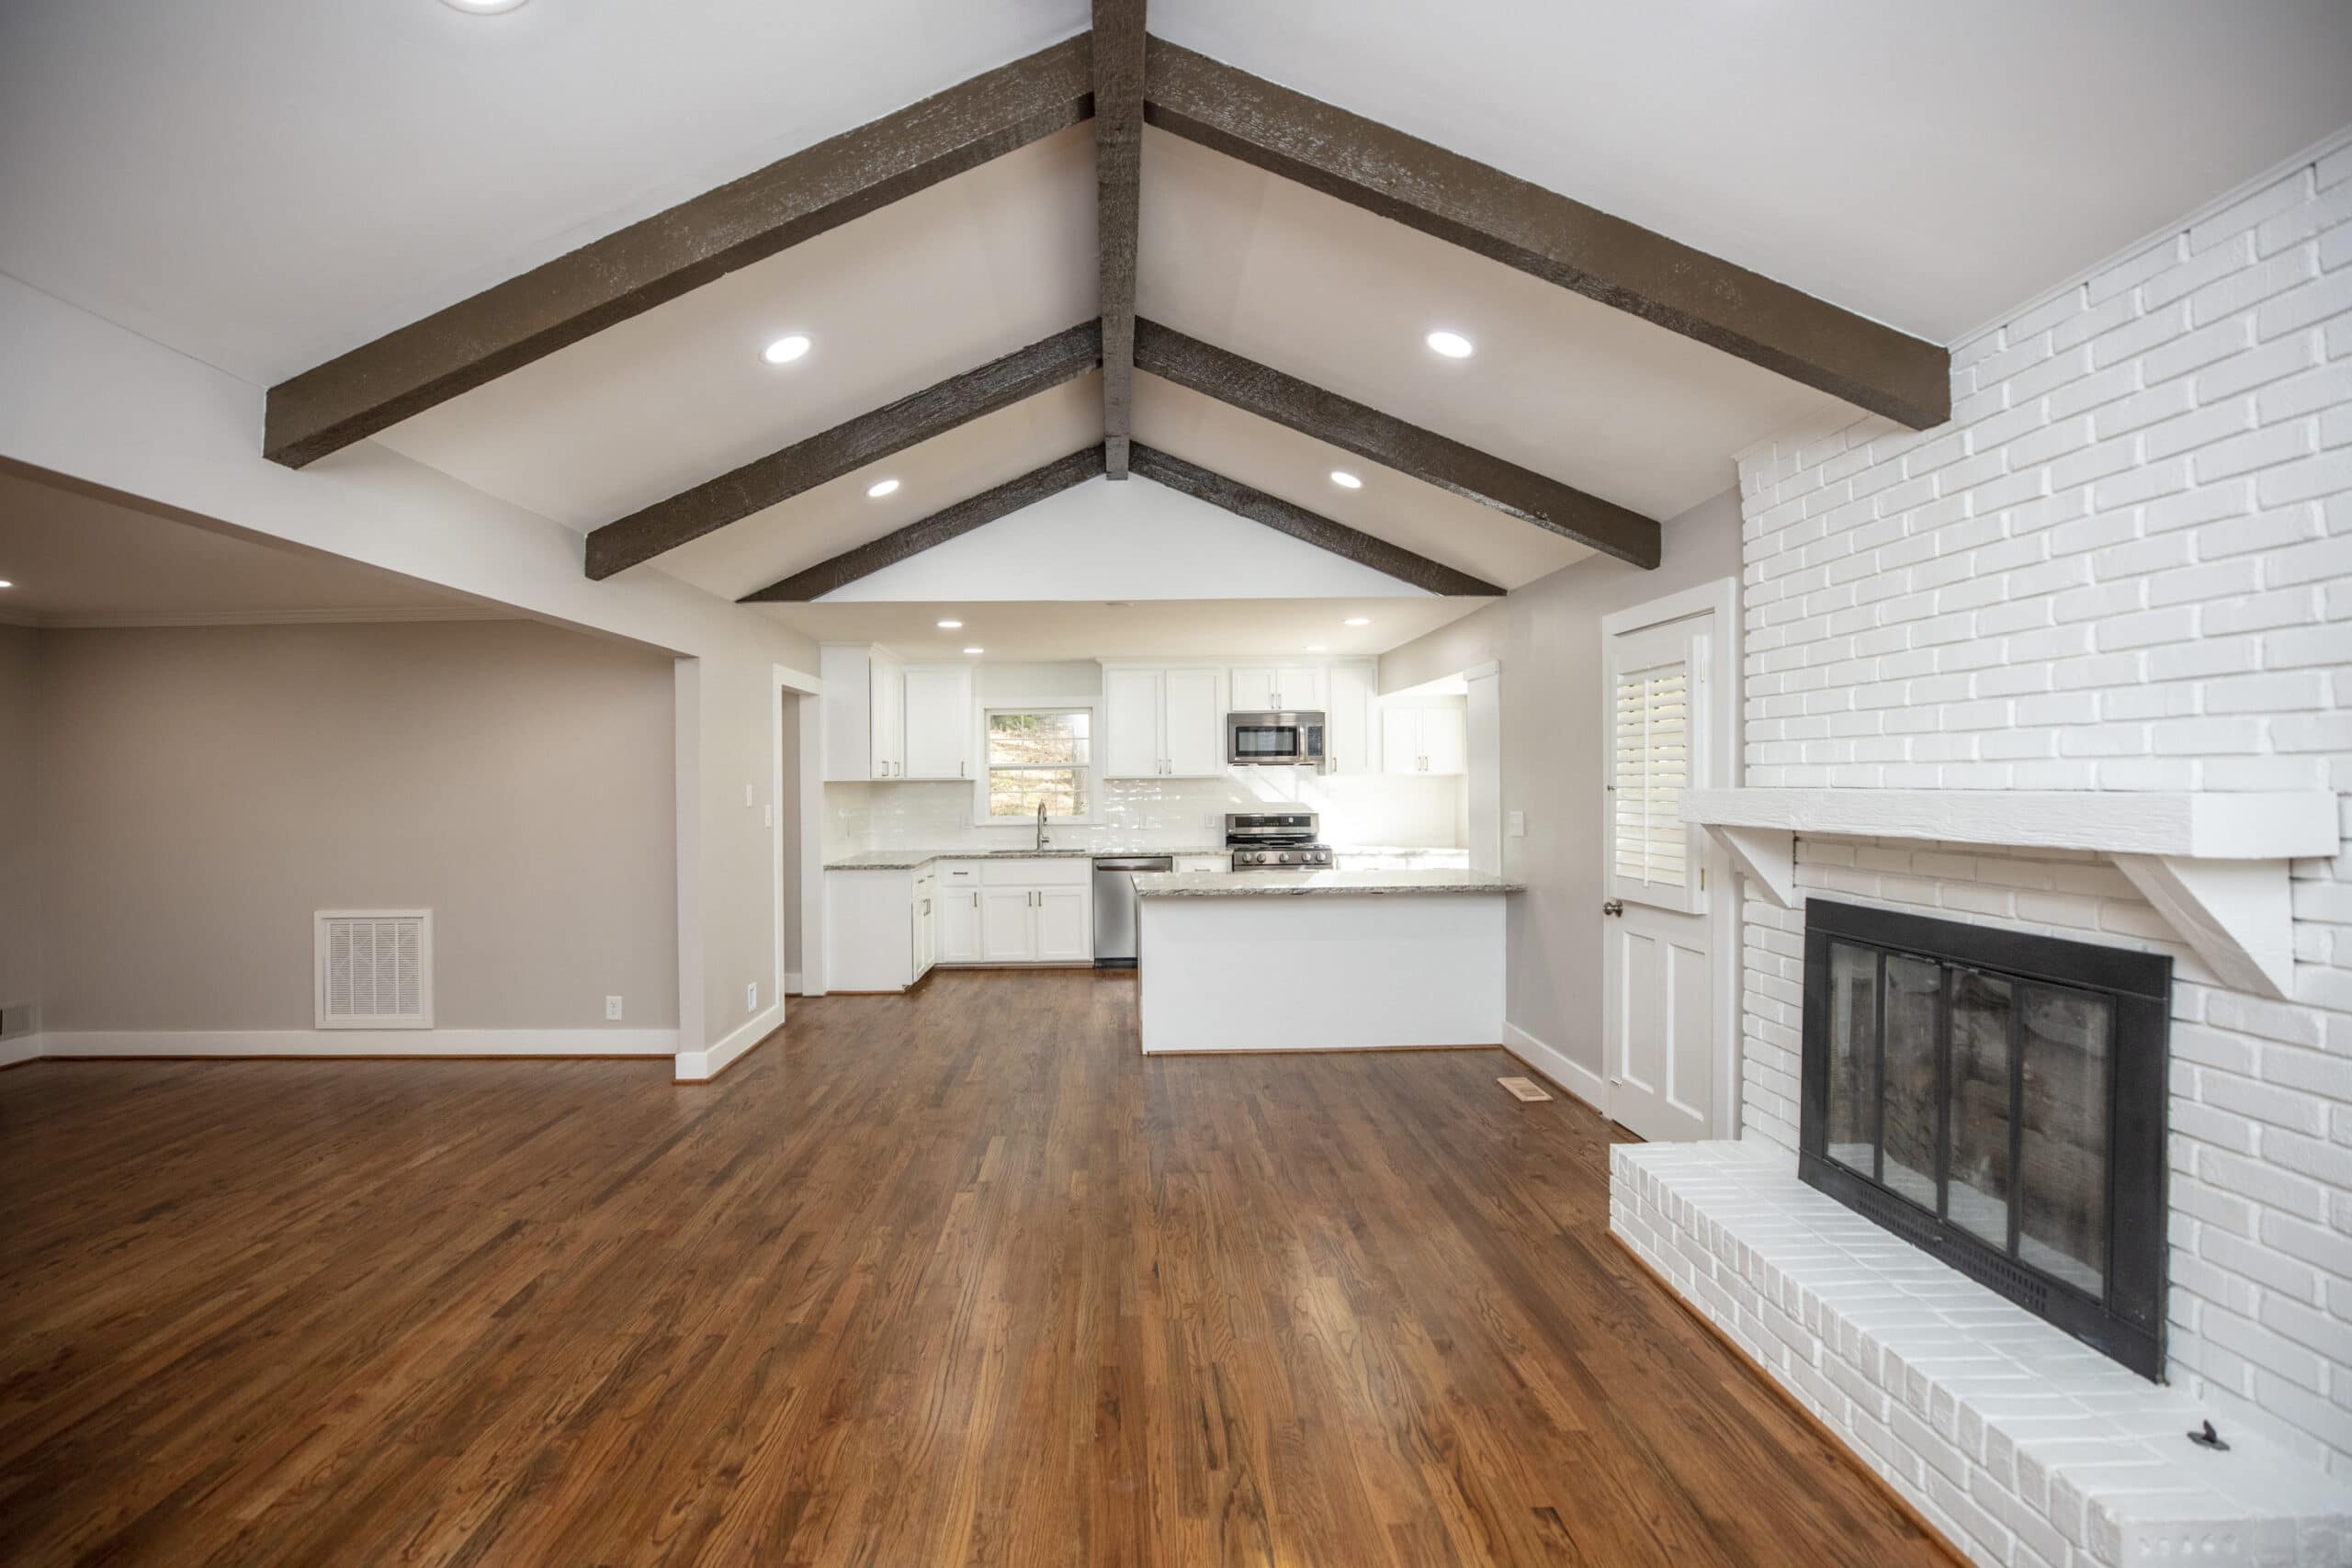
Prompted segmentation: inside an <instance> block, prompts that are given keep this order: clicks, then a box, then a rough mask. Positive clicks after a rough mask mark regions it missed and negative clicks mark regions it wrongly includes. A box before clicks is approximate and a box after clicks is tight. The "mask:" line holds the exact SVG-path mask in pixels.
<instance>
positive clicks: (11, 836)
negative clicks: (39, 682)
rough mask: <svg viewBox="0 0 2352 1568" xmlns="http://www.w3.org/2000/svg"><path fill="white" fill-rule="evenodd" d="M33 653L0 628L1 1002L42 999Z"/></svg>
mask: <svg viewBox="0 0 2352 1568" xmlns="http://www.w3.org/2000/svg"><path fill="white" fill-rule="evenodd" d="M39 646H40V643H39V636H38V634H37V633H34V632H32V631H30V630H28V629H27V628H25V627H23V626H0V1002H27V1001H39V1000H40V914H39V907H40V897H39V886H40V881H39V870H38V867H39V862H38V860H37V859H36V851H37V849H38V846H39V845H40V817H39V815H38V813H37V810H36V807H35V805H34V790H33V781H34V777H35V774H34V760H35V758H36V756H37V755H38V753H39V750H40V714H39V711H38V704H37V703H36V701H35V698H34V692H35V689H36V679H35V671H36V670H37V668H38V665H37V663H36V658H37V650H38V649H39Z"/></svg>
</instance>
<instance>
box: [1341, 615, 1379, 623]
mask: <svg viewBox="0 0 2352 1568" xmlns="http://www.w3.org/2000/svg"><path fill="white" fill-rule="evenodd" d="M1340 625H1341V626H1370V625H1372V617H1371V616H1370V615H1350V616H1349V617H1348V618H1347V619H1346V620H1344V621H1341V622H1340Z"/></svg>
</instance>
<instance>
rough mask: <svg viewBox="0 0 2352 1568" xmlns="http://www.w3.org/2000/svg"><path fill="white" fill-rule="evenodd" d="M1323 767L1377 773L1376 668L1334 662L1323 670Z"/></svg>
mask: <svg viewBox="0 0 2352 1568" xmlns="http://www.w3.org/2000/svg"><path fill="white" fill-rule="evenodd" d="M1324 686H1325V691H1324V711H1325V714H1326V723H1325V728H1324V734H1323V755H1324V766H1325V768H1326V769H1327V770H1328V771H1329V772H1331V773H1379V772H1381V771H1382V769H1383V767H1384V766H1385V762H1384V761H1383V754H1382V751H1381V742H1380V730H1381V724H1380V703H1379V700H1378V698H1379V694H1380V677H1379V667H1378V666H1377V665H1374V664H1372V663H1369V662H1366V663H1362V664H1334V665H1332V666H1331V667H1330V668H1329V670H1327V671H1324Z"/></svg>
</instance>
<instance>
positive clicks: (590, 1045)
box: [11, 1028, 678, 1059]
mask: <svg viewBox="0 0 2352 1568" xmlns="http://www.w3.org/2000/svg"><path fill="white" fill-rule="evenodd" d="M31 1038H33V1039H36V1040H39V1041H40V1043H41V1048H40V1055H43V1056H47V1057H51V1058H53V1059H69V1058H73V1057H77V1056H82V1057H87V1056H668V1055H675V1054H676V1052H677V1049H678V1032H677V1031H676V1030H674V1029H596V1028H586V1029H258V1030H254V1029H185V1030H177V1029H157V1030H113V1029H103V1030H102V1029H75V1030H51V1031H50V1032H47V1033H45V1034H39V1035H34V1036H32V1037H31ZM22 1043H23V1042H22V1041H12V1042H11V1044H12V1045H16V1044H22Z"/></svg>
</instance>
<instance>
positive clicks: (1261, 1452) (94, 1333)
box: [0, 971, 1947, 1568]
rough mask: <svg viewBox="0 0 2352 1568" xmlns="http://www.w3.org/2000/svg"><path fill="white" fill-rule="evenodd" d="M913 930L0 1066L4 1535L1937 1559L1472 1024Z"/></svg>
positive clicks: (323, 1546)
mask: <svg viewBox="0 0 2352 1568" xmlns="http://www.w3.org/2000/svg"><path fill="white" fill-rule="evenodd" d="M1134 998H1135V987H1134V981H1133V979H1132V978H1131V977H1128V976H1098V975H1095V974H1092V973H1090V972H1083V971H1080V972H1069V973H1041V974H1019V975H1014V974H985V973H975V974H953V973H945V972H943V973H941V974H938V975H935V976H933V978H932V980H931V981H930V982H929V983H928V984H927V985H926V986H925V987H922V989H921V990H919V991H918V992H917V993H916V994H915V995H913V996H912V997H910V998H828V999H825V1000H821V1001H816V1002H810V1003H807V1004H803V1005H796V1006H795V1008H794V1010H793V1022H792V1024H791V1025H790V1027H789V1030H788V1032H786V1034H785V1035H784V1036H783V1037H781V1038H779V1039H776V1040H773V1041H771V1042H769V1043H767V1044H766V1045H764V1046H763V1047H762V1048H761V1049H760V1050H759V1051H758V1052H757V1053H756V1054H755V1055H753V1056H752V1057H751V1058H750V1059H749V1060H747V1061H746V1062H744V1063H743V1064H742V1065H741V1066H739V1067H737V1068H736V1069H735V1070H734V1071H733V1072H732V1073H730V1074H729V1075H728V1076H727V1077H725V1078H723V1079H721V1080H720V1081H718V1083H715V1084H711V1085H704V1086H691V1087H682V1086H673V1085H672V1084H671V1083H670V1082H669V1081H668V1079H667V1073H668V1067H667V1065H666V1064H661V1065H655V1064H649V1063H596V1062H483V1063H309V1062H235V1063H224V1062H215V1063H138V1064H133V1063H42V1064H39V1065H36V1066H28V1067H24V1068H21V1069H19V1070H17V1071H14V1072H10V1073H7V1074H5V1075H0V1323H5V1325H6V1330H5V1334H6V1337H5V1341H0V1558H5V1559H6V1561H8V1562H15V1563H21V1564H30V1563H42V1564H47V1563H99V1562H104V1563H114V1564H125V1563H174V1564H177V1563H223V1564H226V1563H236V1564H240V1565H246V1568H260V1565H266V1564H292V1563H303V1564H309V1563H337V1564H375V1563H389V1562H400V1563H411V1564H426V1563H430V1564H442V1563H447V1564H457V1563H475V1564H524V1565H537V1564H561V1565H565V1568H571V1565H576V1564H578V1565H584V1564H622V1563H632V1564H633V1563H688V1562H695V1563H702V1562H707V1563H759V1564H787V1563H789V1564H802V1563H806V1564H874V1565H877V1568H899V1565H909V1568H927V1565H932V1564H956V1563H1003V1564H1015V1565H1021V1568H1028V1565H1032V1564H1070V1565H1074V1568H1075V1565H1084V1568H1098V1565H1113V1564H1142V1563H1157V1564H1192V1563H1283V1564H1332V1565H1334V1568H1370V1565H1374V1564H1382V1563H1409V1564H1461V1565H1469V1564H1483V1563H1511V1564H1520V1563H1591V1564H1623V1563H1644V1562H1673V1563H1676V1564H1684V1565H1687V1564H1724V1565H1733V1564H1739V1565H1747V1564H1775V1563H1786V1564H1792V1565H1794V1564H1803V1565H1805V1568H1825V1565H1831V1564H1856V1565H1861V1564H1868V1565H1871V1568H1896V1565H1901V1564H1906V1563H1941V1562H1946V1561H1947V1560H1946V1559H1945V1557H1944V1556H1943V1554H1942V1553H1941V1552H1940V1551H1939V1550H1938V1549H1937V1548H1936V1547H1935V1546H1934V1545H1933V1544H1931V1543H1930V1541H1929V1540H1928V1539H1927V1538H1926V1537H1925V1536H1924V1535H1923V1534H1922V1533H1921V1532H1920V1531H1919V1530H1918V1529H1917V1527H1916V1526H1914V1525H1913V1524H1912V1523H1911V1522H1910V1521H1909V1520H1908V1519H1907V1518H1906V1517H1905V1516H1904V1515H1903V1514H1902V1513H1901V1512H1900V1511H1898V1510H1897V1509H1896V1508H1895V1507H1894V1505H1893V1504H1892V1503H1890V1502H1889V1501H1888V1500H1887V1499H1886V1498H1885V1497H1884V1496H1883V1495H1881V1494H1880V1493H1879V1492H1878V1491H1877V1490H1876V1489H1875V1487H1874V1486H1873V1485H1872V1484H1871V1483H1870V1482H1868V1481H1867V1480H1866V1479H1865V1478H1864V1477H1863V1476H1862V1475H1861V1474H1860V1472H1858V1471H1856V1470H1855V1469H1854V1468H1852V1466H1851V1464H1850V1462H1849V1461H1848V1460H1847V1459H1846V1458H1845V1457H1844V1456H1843V1455H1842V1453H1841V1452H1840V1451H1839V1450H1837V1449H1835V1448H1834V1447H1833V1446H1832V1445H1831V1444H1830V1443H1829V1442H1828V1441H1827V1440H1826V1438H1823V1437H1822V1436H1820V1435H1819V1434H1818V1433H1816V1432H1815V1431H1814V1430H1813V1429H1812V1428H1810V1427H1807V1426H1806V1425H1805V1424H1804V1422H1803V1421H1802V1420H1800V1419H1799V1418H1797V1417H1796V1416H1794V1415H1792V1413H1791V1412H1790V1411H1789V1410H1788V1409H1787V1408H1786V1407H1785V1406H1783V1405H1782V1404H1780V1403H1779V1401H1778V1400H1777V1399H1776V1398H1775V1397H1774V1396H1773V1395H1772V1394H1770V1393H1769V1392H1768V1391H1767V1390H1766V1389H1765V1388H1764V1387H1763V1386H1762V1385H1761V1384H1760V1383H1758V1382H1757V1380H1756V1379H1755V1378H1754V1377H1752V1376H1751V1375H1750V1374H1749V1373H1748V1372H1747V1371H1746V1370H1745V1369H1744V1368H1743V1367H1741V1366H1740V1365H1739V1364H1737V1363H1736V1360H1735V1359H1734V1358H1733V1357H1732V1356H1731V1355H1730V1354H1729V1352H1727V1351H1726V1350H1725V1349H1724V1348H1723V1347H1721V1346H1720V1345H1718V1344H1717V1343H1716V1342H1715V1341H1713V1339H1712V1338H1710V1337H1708V1336H1707V1335H1706V1334H1705V1333H1704V1332H1703V1331H1702V1330H1701V1329H1700V1328H1699V1327H1698V1325H1696V1324H1695V1323H1694V1322H1693V1321H1692V1320H1691V1318H1690V1317H1689V1316H1687V1315H1686V1314H1684V1313H1683V1312H1682V1311H1681V1310H1680V1309H1679V1307H1678V1306H1677V1305H1676V1304H1675V1303H1674V1302H1673V1301H1672V1299H1671V1298H1670V1297H1669V1296H1668V1294H1667V1292H1665V1291H1664V1289H1663V1288H1662V1287H1660V1286H1658V1285H1657V1284H1656V1283H1654V1282H1653V1281H1652V1280H1649V1279H1648V1277H1647V1276H1645V1275H1644V1274H1642V1273H1641V1272H1640V1271H1639V1269H1636V1268H1635V1267H1634V1265H1633V1264H1632V1263H1631V1262H1630V1261H1629V1260H1628V1259H1627V1258H1626V1257H1625V1256H1624V1255H1623V1253H1621V1252H1620V1251H1619V1250H1618V1249H1617V1248H1616V1247H1614V1246H1613V1245H1612V1244H1611V1242H1610V1241H1609V1240H1608V1238H1607V1235H1606V1224H1607V1206H1608V1194H1607V1178H1606V1164H1605V1162H1606V1153H1607V1149H1606V1145H1607V1135H1606V1133H1605V1123H1603V1122H1601V1121H1600V1119H1599V1118H1598V1117H1596V1116H1595V1115H1593V1114H1592V1113H1591V1112H1590V1111H1588V1110H1586V1109H1585V1108H1583V1107H1582V1106H1580V1105H1577V1104H1576V1103H1575V1102H1573V1101H1571V1100H1565V1099H1562V1100H1554V1101H1552V1102H1551V1103H1548V1104H1537V1105H1522V1104H1521V1103H1519V1102H1518V1101H1516V1100H1512V1099H1511V1098H1510V1095H1508V1094H1507V1093H1505V1092H1504V1091H1503V1090H1502V1089H1499V1088H1498V1087H1497V1085H1496V1083H1495V1081H1494V1080H1495V1078H1496V1077H1498V1075H1501V1074H1504V1073H1508V1072H1513V1071H1516V1070H1518V1069H1517V1068H1516V1066H1514V1065H1513V1064H1512V1063H1511V1062H1510V1059H1509V1058H1507V1057H1505V1056H1504V1055H1502V1054H1501V1053H1499V1052H1483V1051H1481V1052H1414V1053H1408V1054H1394V1055H1306V1056H1290V1057H1274V1056H1222V1057H1183V1058H1164V1059H1159V1060H1152V1061H1147V1060H1145V1059H1144V1058H1143V1057H1142V1056H1141V1055H1138V1054H1137V1053H1136V1049H1135V1045H1134V1012H1135V1009H1134Z"/></svg>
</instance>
